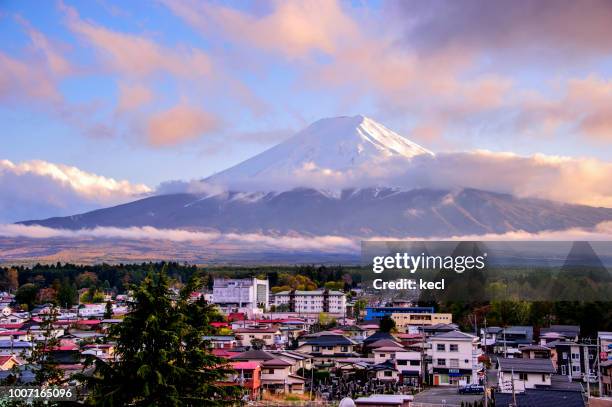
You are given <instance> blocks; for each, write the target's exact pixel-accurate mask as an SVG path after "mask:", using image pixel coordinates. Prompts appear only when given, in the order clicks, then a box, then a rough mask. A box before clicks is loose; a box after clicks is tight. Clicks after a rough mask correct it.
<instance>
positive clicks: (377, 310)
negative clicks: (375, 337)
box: [364, 307, 434, 321]
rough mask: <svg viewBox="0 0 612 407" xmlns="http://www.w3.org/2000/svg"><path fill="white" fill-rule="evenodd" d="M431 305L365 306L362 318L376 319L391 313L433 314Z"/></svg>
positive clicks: (367, 319)
mask: <svg viewBox="0 0 612 407" xmlns="http://www.w3.org/2000/svg"><path fill="white" fill-rule="evenodd" d="M433 313H434V308H433V307H366V315H365V318H364V320H366V321H377V320H379V319H381V318H384V317H391V315H392V314H433Z"/></svg>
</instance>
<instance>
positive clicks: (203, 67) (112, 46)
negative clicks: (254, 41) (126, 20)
mask: <svg viewBox="0 0 612 407" xmlns="http://www.w3.org/2000/svg"><path fill="white" fill-rule="evenodd" d="M60 8H61V10H62V11H63V12H64V14H65V16H66V21H67V25H68V27H69V28H70V29H71V30H72V31H73V32H75V33H76V34H78V35H79V36H80V37H81V38H83V39H84V40H86V41H87V42H88V43H89V44H91V45H93V46H94V49H95V50H96V51H97V52H98V53H99V54H100V56H101V57H102V59H103V60H104V61H105V62H106V64H107V67H108V68H109V69H111V70H112V71H115V72H118V73H120V74H123V75H126V76H132V77H138V78H142V77H146V76H148V75H152V74H155V73H158V72H165V73H170V74H172V75H175V76H180V77H190V78H194V77H201V76H206V75H209V74H210V73H211V69H212V67H211V61H210V58H209V57H208V55H207V54H206V53H205V52H203V51H201V50H199V49H197V48H193V47H189V46H185V45H176V46H173V47H166V46H163V45H160V44H159V43H157V42H155V41H153V40H151V39H149V38H147V37H145V36H141V35H136V34H128V33H121V32H117V31H112V30H110V29H107V28H105V27H103V26H101V25H98V24H95V23H94V22H92V21H86V20H83V19H81V18H80V16H79V14H78V12H77V11H76V9H74V8H72V7H70V6H67V5H64V4H63V3H60Z"/></svg>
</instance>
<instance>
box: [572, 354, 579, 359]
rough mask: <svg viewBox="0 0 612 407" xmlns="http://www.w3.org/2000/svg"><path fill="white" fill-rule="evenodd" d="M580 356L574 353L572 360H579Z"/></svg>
mask: <svg viewBox="0 0 612 407" xmlns="http://www.w3.org/2000/svg"><path fill="white" fill-rule="evenodd" d="M579 358H580V355H579V354H578V353H572V359H579Z"/></svg>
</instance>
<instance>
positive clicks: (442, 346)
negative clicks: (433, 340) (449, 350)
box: [436, 343, 446, 352]
mask: <svg viewBox="0 0 612 407" xmlns="http://www.w3.org/2000/svg"><path fill="white" fill-rule="evenodd" d="M436 350H437V351H438V352H444V351H445V350H446V345H445V344H443V343H439V344H437V345H436Z"/></svg>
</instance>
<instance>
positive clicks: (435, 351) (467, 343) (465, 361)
mask: <svg viewBox="0 0 612 407" xmlns="http://www.w3.org/2000/svg"><path fill="white" fill-rule="evenodd" d="M428 343H429V344H430V345H431V348H430V349H429V350H428V351H429V356H430V357H431V361H432V363H431V364H430V366H429V374H430V375H431V377H432V383H433V385H434V386H447V385H457V384H469V383H478V370H480V369H481V367H482V366H481V365H480V364H479V362H478V356H480V354H481V352H480V346H479V340H478V337H477V336H474V335H470V334H467V333H464V332H460V331H451V332H445V333H440V334H437V335H434V336H432V337H430V338H429V339H428Z"/></svg>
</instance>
